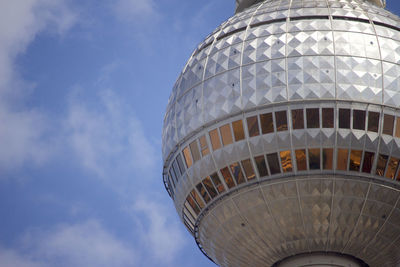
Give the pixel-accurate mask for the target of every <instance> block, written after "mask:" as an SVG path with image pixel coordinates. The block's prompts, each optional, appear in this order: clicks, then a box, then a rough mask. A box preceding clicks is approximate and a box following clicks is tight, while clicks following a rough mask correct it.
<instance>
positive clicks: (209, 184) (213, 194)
mask: <svg viewBox="0 0 400 267" xmlns="http://www.w3.org/2000/svg"><path fill="white" fill-rule="evenodd" d="M203 185H204V187H205V188H206V189H207V191H208V193H209V194H210V197H211V198H214V197H216V196H217V195H218V193H217V190H216V189H215V187H214V185H213V183H212V182H211V179H210V177H207V178H206V179H204V180H203Z"/></svg>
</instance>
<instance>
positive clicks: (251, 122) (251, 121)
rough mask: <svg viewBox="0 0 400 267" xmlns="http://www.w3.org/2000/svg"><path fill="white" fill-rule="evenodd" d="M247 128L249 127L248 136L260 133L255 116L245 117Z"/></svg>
mask: <svg viewBox="0 0 400 267" xmlns="http://www.w3.org/2000/svg"><path fill="white" fill-rule="evenodd" d="M247 128H248V129H249V136H250V137H254V136H257V135H260V129H259V128H258V119H257V116H253V117H249V118H247Z"/></svg>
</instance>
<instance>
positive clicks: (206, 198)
mask: <svg viewBox="0 0 400 267" xmlns="http://www.w3.org/2000/svg"><path fill="white" fill-rule="evenodd" d="M196 188H197V190H198V191H199V193H200V195H201V197H202V198H203V199H204V201H205V202H206V203H208V202H210V200H211V198H210V196H209V195H208V193H207V191H206V189H205V188H204V186H203V184H202V183H198V184H197V185H196Z"/></svg>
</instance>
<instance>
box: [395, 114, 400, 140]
mask: <svg viewBox="0 0 400 267" xmlns="http://www.w3.org/2000/svg"><path fill="white" fill-rule="evenodd" d="M395 136H396V137H400V117H398V118H397V119H396V132H395Z"/></svg>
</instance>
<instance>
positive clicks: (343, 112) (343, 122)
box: [339, 108, 350, 129]
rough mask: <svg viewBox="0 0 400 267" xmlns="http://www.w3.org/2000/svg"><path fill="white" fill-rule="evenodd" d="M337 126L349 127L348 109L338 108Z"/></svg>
mask: <svg viewBox="0 0 400 267" xmlns="http://www.w3.org/2000/svg"><path fill="white" fill-rule="evenodd" d="M339 128H341V129H350V109H343V108H341V109H339Z"/></svg>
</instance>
